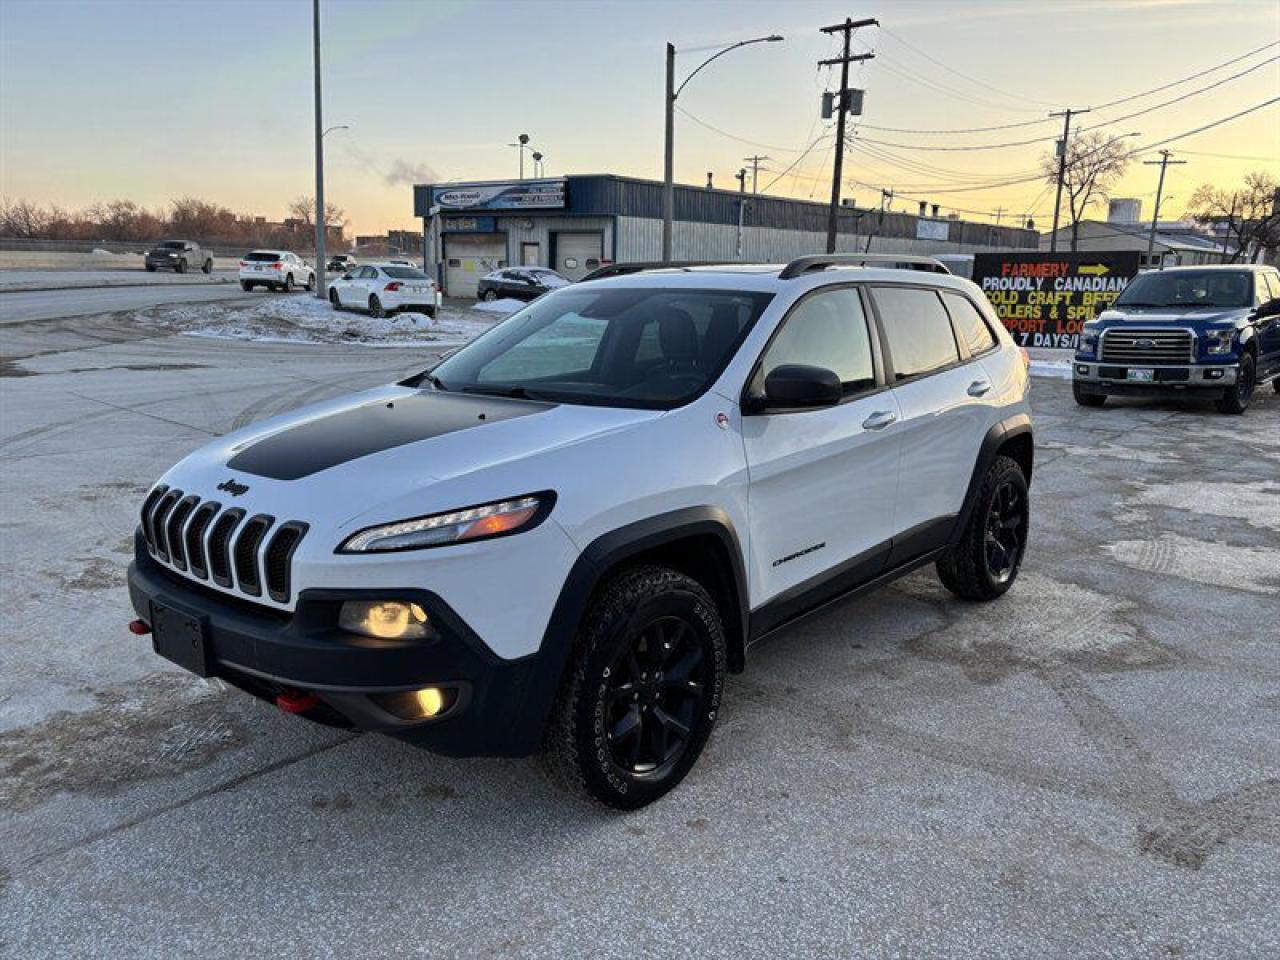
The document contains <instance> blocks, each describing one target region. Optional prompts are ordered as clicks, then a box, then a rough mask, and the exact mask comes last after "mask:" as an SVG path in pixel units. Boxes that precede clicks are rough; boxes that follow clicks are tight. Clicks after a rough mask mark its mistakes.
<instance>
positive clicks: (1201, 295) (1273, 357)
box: [1071, 265, 1280, 413]
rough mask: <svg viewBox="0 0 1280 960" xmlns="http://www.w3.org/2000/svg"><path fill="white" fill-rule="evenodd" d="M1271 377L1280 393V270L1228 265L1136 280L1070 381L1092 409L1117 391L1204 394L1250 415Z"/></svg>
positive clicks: (1084, 338)
mask: <svg viewBox="0 0 1280 960" xmlns="http://www.w3.org/2000/svg"><path fill="white" fill-rule="evenodd" d="M1267 381H1271V384H1272V386H1273V387H1274V388H1275V389H1276V391H1277V392H1280V271H1277V270H1276V268H1275V267H1265V266H1250V265H1245V266H1240V265H1222V266H1208V267H1171V268H1169V269H1166V270H1159V271H1151V272H1148V273H1143V274H1140V275H1139V276H1138V277H1137V278H1135V279H1134V280H1133V282H1131V283H1130V284H1129V286H1128V287H1126V288H1125V290H1124V292H1123V293H1121V294H1120V296H1119V297H1117V298H1116V302H1115V305H1114V308H1113V309H1110V310H1106V311H1104V312H1103V313H1102V314H1100V315H1099V317H1098V318H1097V320H1095V321H1093V322H1091V323H1087V324H1085V326H1084V329H1083V331H1082V332H1081V334H1080V342H1079V346H1078V348H1077V350H1076V355H1075V362H1074V363H1073V364H1072V384H1071V386H1072V391H1073V393H1074V394H1075V399H1076V402H1077V403H1079V404H1080V405H1081V406H1086V407H1100V406H1102V405H1103V404H1104V403H1106V401H1107V397H1109V396H1122V397H1132V396H1140V397H1202V398H1205V399H1213V400H1216V401H1217V404H1218V409H1219V410H1220V411H1221V412H1223V413H1243V412H1244V411H1245V409H1246V408H1247V407H1248V406H1249V402H1250V400H1252V398H1253V392H1254V390H1255V388H1256V387H1257V386H1258V384H1261V383H1266V382H1267Z"/></svg>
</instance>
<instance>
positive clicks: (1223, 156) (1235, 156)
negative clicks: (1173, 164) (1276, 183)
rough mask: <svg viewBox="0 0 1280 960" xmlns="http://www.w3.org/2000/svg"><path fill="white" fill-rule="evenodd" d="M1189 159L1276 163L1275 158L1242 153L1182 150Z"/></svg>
mask: <svg viewBox="0 0 1280 960" xmlns="http://www.w3.org/2000/svg"><path fill="white" fill-rule="evenodd" d="M1179 152H1180V153H1185V154H1186V155H1187V156H1189V157H1214V158H1215V159H1217V160H1248V161H1249V162H1251V163H1274V162H1275V160H1276V158H1275V157H1255V156H1248V155H1246V154H1242V153H1207V152H1205V151H1204V150H1181V151H1179Z"/></svg>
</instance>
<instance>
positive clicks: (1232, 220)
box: [1222, 193, 1240, 263]
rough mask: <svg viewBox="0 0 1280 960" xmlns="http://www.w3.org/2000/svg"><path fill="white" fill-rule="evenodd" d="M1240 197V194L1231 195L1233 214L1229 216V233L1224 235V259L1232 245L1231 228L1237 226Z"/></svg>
mask: <svg viewBox="0 0 1280 960" xmlns="http://www.w3.org/2000/svg"><path fill="white" fill-rule="evenodd" d="M1239 196H1240V195H1239V194H1238V193H1233V194H1232V195H1231V212H1230V213H1228V214H1227V232H1226V233H1224V234H1223V235H1222V255H1223V256H1224V257H1225V256H1226V255H1227V250H1228V249H1229V248H1230V245H1231V228H1232V227H1233V226H1235V222H1236V199H1237V198H1238V197H1239ZM1232 262H1233V263H1234V262H1235V261H1234V259H1233V260H1232Z"/></svg>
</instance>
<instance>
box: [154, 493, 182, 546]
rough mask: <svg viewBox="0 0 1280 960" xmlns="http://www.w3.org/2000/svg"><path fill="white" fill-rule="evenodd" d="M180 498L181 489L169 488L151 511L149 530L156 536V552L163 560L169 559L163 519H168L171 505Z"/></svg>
mask: <svg viewBox="0 0 1280 960" xmlns="http://www.w3.org/2000/svg"><path fill="white" fill-rule="evenodd" d="M181 499H182V491H181V490H170V491H169V492H168V493H166V494H165V495H164V496H163V497H161V498H160V499H159V500H157V501H156V506H155V509H154V510H152V511H151V532H152V535H153V536H155V538H156V553H157V554H158V555H159V557H160V559H161V560H164V561H165V562H168V560H169V543H168V540H169V538H168V534H167V532H166V525H165V521H166V520H168V519H169V511H170V510H172V509H173V505H174V504H175V503H177V502H178V501H179V500H181Z"/></svg>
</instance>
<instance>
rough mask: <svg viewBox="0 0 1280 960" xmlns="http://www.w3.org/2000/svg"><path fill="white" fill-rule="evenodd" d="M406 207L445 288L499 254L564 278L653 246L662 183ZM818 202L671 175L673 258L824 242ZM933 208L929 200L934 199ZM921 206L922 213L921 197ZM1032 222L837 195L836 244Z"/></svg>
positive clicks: (818, 249) (445, 193) (945, 246)
mask: <svg viewBox="0 0 1280 960" xmlns="http://www.w3.org/2000/svg"><path fill="white" fill-rule="evenodd" d="M413 202H414V215H415V216H417V217H421V218H422V229H423V235H424V236H425V237H426V238H427V243H428V247H427V249H428V250H431V251H433V252H434V253H433V258H432V259H434V262H435V263H436V264H437V270H438V275H439V276H440V278H441V279H442V281H443V283H444V287H445V292H446V293H448V294H449V295H450V296H460V297H466V296H474V295H475V291H476V281H477V280H479V278H480V277H482V276H484V274H486V273H488V272H490V271H491V270H497V269H500V268H502V267H506V266H543V267H550V268H552V269H554V270H556V271H557V272H558V273H561V274H563V275H564V276H565V277H568V278H569V279H571V280H576V279H579V278H581V277H583V276H585V275H586V274H587V273H589V272H590V271H592V270H594V269H596V268H597V267H599V266H602V265H604V264H608V263H627V262H635V261H646V260H660V259H661V258H662V184H661V183H660V182H658V181H654V180H639V179H635V178H632V177H619V176H613V175H608V174H602V175H584V176H566V177H558V178H552V179H539V180H504V181H485V182H478V183H441V184H420V185H418V186H415V187H414V190H413ZM827 209H828V208H827V205H826V204H823V203H813V202H810V201H805V200H789V199H785V198H782V197H772V196H764V195H751V194H744V193H740V192H738V191H733V190H715V189H708V188H704V187H693V186H686V185H677V186H676V187H675V216H674V219H673V224H672V259H673V260H713V261H720V262H733V261H743V262H756V263H761V262H763V263H777V262H786V261H788V260H791V259H793V258H795V257H798V256H803V255H805V254H812V253H823V252H825V250H826V230H827ZM934 211H935V214H936V212H937V208H934ZM920 213H927V210H926V208H925V206H924V205H923V204H921V210H920ZM1038 241H1039V235H1038V234H1037V233H1036V232H1035V231H1034V230H1026V229H1021V228H1018V227H997V226H992V225H990V224H985V223H971V222H966V221H964V220H960V219H956V218H953V217H939V216H936V215H935V216H927V215H924V216H922V215H920V214H919V213H918V214H908V213H895V212H889V211H882V210H876V209H862V208H858V207H854V206H846V207H844V208H842V209H841V210H840V216H839V227H838V233H837V249H838V250H840V251H842V252H855V251H856V252H866V251H867V250H868V249H869V250H870V251H871V252H890V253H917V254H967V253H974V252H976V251H978V250H1026V249H1030V250H1034V249H1036V247H1037V244H1038Z"/></svg>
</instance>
